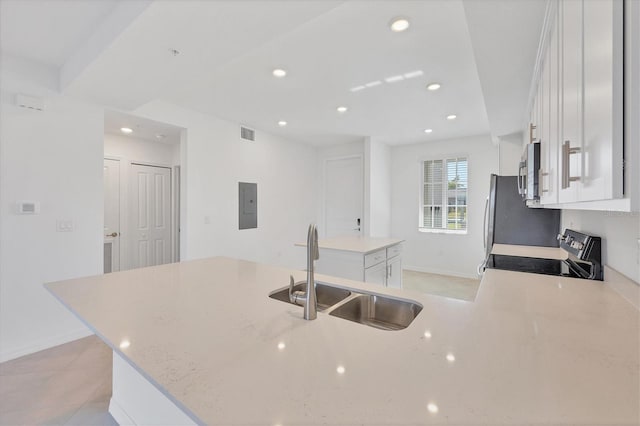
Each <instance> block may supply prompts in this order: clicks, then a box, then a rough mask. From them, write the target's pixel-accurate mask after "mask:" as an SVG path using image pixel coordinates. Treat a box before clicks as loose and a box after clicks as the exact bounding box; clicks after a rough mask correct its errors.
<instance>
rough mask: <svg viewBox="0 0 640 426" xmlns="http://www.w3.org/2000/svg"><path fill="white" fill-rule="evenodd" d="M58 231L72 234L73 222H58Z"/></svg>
mask: <svg viewBox="0 0 640 426" xmlns="http://www.w3.org/2000/svg"><path fill="white" fill-rule="evenodd" d="M56 231H58V232H71V231H73V221H72V220H58V221H56Z"/></svg>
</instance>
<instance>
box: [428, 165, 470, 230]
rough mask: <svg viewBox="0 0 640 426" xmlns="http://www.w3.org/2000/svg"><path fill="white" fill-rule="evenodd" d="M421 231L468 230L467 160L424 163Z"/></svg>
mask: <svg viewBox="0 0 640 426" xmlns="http://www.w3.org/2000/svg"><path fill="white" fill-rule="evenodd" d="M422 176H423V181H422V200H421V211H420V228H422V229H425V230H447V231H452V232H466V230H467V192H468V191H467V183H468V164H467V159H466V158H464V157H460V158H445V159H442V160H427V161H424V162H423V173H422Z"/></svg>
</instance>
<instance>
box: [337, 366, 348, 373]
mask: <svg viewBox="0 0 640 426" xmlns="http://www.w3.org/2000/svg"><path fill="white" fill-rule="evenodd" d="M336 371H337V372H338V374H344V372H345V371H346V370H345V368H344V367H343V366H342V365H339V366H338V368H336Z"/></svg>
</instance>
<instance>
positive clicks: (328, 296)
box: [269, 282, 422, 330]
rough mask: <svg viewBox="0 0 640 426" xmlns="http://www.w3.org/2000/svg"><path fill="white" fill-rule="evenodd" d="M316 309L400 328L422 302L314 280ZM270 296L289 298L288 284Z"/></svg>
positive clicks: (385, 327) (372, 324)
mask: <svg viewBox="0 0 640 426" xmlns="http://www.w3.org/2000/svg"><path fill="white" fill-rule="evenodd" d="M305 286H306V283H298V284H296V286H295V287H294V291H297V290H303V291H304V290H305V288H304V287H305ZM316 296H317V303H318V311H321V312H325V313H327V314H329V315H331V316H334V317H339V318H343V319H346V320H349V321H353V322H357V323H359V324H364V325H368V326H369V327H374V328H378V329H381V330H402V329H405V328H407V327H408V326H409V324H411V322H412V321H413V320H414V319H415V317H416V316H418V314H419V313H420V311H422V305H420V304H419V303H417V302H413V301H410V300H403V299H398V298H394V297H391V296H383V295H379V294H374V293H367V292H363V291H358V292H356V291H352V290H348V289H345V288H340V287H334V286H332V285H329V284H326V283H321V282H316ZM269 297H271V298H272V299H276V300H280V301H282V302H286V303H290V302H289V287H284V288H282V289H278V290H275V291H273V292H271V293H270V294H269Z"/></svg>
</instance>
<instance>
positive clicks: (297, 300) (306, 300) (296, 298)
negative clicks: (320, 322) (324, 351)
mask: <svg viewBox="0 0 640 426" xmlns="http://www.w3.org/2000/svg"><path fill="white" fill-rule="evenodd" d="M319 258H320V251H319V250H318V228H317V227H316V225H315V223H312V224H311V225H309V232H308V233H307V282H306V289H305V291H294V290H293V289H294V287H295V285H296V283H295V282H294V279H293V276H291V279H290V282H289V301H290V302H291V303H294V304H296V305H302V306H303V307H304V319H306V320H313V319H316V318H317V317H318V299H317V297H316V282H315V278H314V276H313V272H314V271H313V270H314V263H313V262H314V261H315V260H317V259H319Z"/></svg>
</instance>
